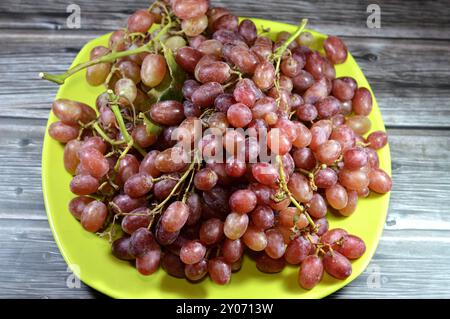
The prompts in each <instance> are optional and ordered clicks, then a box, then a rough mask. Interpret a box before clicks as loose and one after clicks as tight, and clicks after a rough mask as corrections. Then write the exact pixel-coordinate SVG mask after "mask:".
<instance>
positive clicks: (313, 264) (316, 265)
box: [298, 255, 324, 289]
mask: <svg viewBox="0 0 450 319" xmlns="http://www.w3.org/2000/svg"><path fill="white" fill-rule="evenodd" d="M323 268H324V266H323V263H322V260H321V259H320V258H319V257H318V256H316V255H310V256H308V257H306V258H305V260H303V262H302V264H301V266H300V269H299V273H298V283H299V285H300V286H301V287H302V288H304V289H312V288H314V287H315V286H316V285H317V284H318V283H319V282H320V281H321V280H322V277H323Z"/></svg>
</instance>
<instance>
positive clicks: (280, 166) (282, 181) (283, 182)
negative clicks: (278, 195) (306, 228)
mask: <svg viewBox="0 0 450 319" xmlns="http://www.w3.org/2000/svg"><path fill="white" fill-rule="evenodd" d="M277 162H278V170H279V172H280V186H281V188H282V189H283V191H284V192H285V194H286V195H287V196H288V197H289V200H290V201H291V203H292V204H294V206H295V207H297V209H298V210H300V211H301V212H302V213H303V214H304V215H305V217H306V219H307V220H308V222H309V224H310V225H311V227H312V229H313V231H314V232H315V231H316V229H317V226H316V224H315V223H314V221H313V220H312V218H311V216H309V214H308V213H307V212H306V210H305V208H304V207H303V206H302V205H300V203H299V202H297V200H296V199H295V198H294V196H292V193H291V191H290V190H289V188H288V186H287V184H286V176H285V175H284V168H283V162H282V160H281V157H280V155H277Z"/></svg>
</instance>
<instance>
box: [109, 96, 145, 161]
mask: <svg viewBox="0 0 450 319" xmlns="http://www.w3.org/2000/svg"><path fill="white" fill-rule="evenodd" d="M107 92H108V94H109V95H110V98H111V99H112V100H113V99H114V93H113V92H112V90H108V91H107ZM111 111H113V113H114V116H115V117H116V120H117V123H118V124H119V128H120V132H121V133H122V136H123V138H124V140H125V142H126V143H127V147H126V149H125V150H124V151H123V152H122V154H120V157H119V159H118V160H117V163H116V167H117V168H118V165H119V162H120V160H121V159H122V158H124V157H125V155H126V154H127V153H128V151H129V150H130V149H131V147H134V148H135V149H136V150H137V151H138V152H139V153H141V155H142V156H145V155H147V152H146V151H144V150H143V149H142V148H141V147H140V146H139V145H137V144H136V143H135V142H134V140H133V138H132V137H131V136H130V134H129V133H128V131H127V128H126V126H125V122H124V120H123V117H122V113H121V112H120V108H119V105H118V104H117V103H112V105H111Z"/></svg>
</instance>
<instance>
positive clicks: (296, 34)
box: [275, 19, 308, 60]
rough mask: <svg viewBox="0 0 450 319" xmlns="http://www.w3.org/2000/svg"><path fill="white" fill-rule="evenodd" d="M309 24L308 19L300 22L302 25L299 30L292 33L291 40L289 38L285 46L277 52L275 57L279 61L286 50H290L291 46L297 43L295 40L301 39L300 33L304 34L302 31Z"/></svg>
mask: <svg viewBox="0 0 450 319" xmlns="http://www.w3.org/2000/svg"><path fill="white" fill-rule="evenodd" d="M307 23H308V19H302V21H301V22H300V25H299V26H298V28H297V30H295V32H294V33H292V34H291V36H290V37H289V38H287V40H286V41H285V42H284V43H283V45H282V46H280V47H279V48H278V49H277V50H276V51H275V57H276V58H277V59H278V60H281V57H282V56H283V53H284V51H286V49H287V48H288V46H289V44H291V43H292V42H293V41H295V39H297V38H298V37H299V35H300V33H302V31H303V29H304V28H305V26H306V24H307Z"/></svg>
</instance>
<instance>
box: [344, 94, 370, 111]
mask: <svg viewBox="0 0 450 319" xmlns="http://www.w3.org/2000/svg"><path fill="white" fill-rule="evenodd" d="M347 100H349V99H347ZM352 108H353V111H354V112H355V114H357V115H364V116H367V115H369V114H370V112H371V111H372V94H370V91H369V90H368V89H366V88H364V87H362V88H358V89H357V90H356V91H355V95H354V97H353V98H352Z"/></svg>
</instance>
